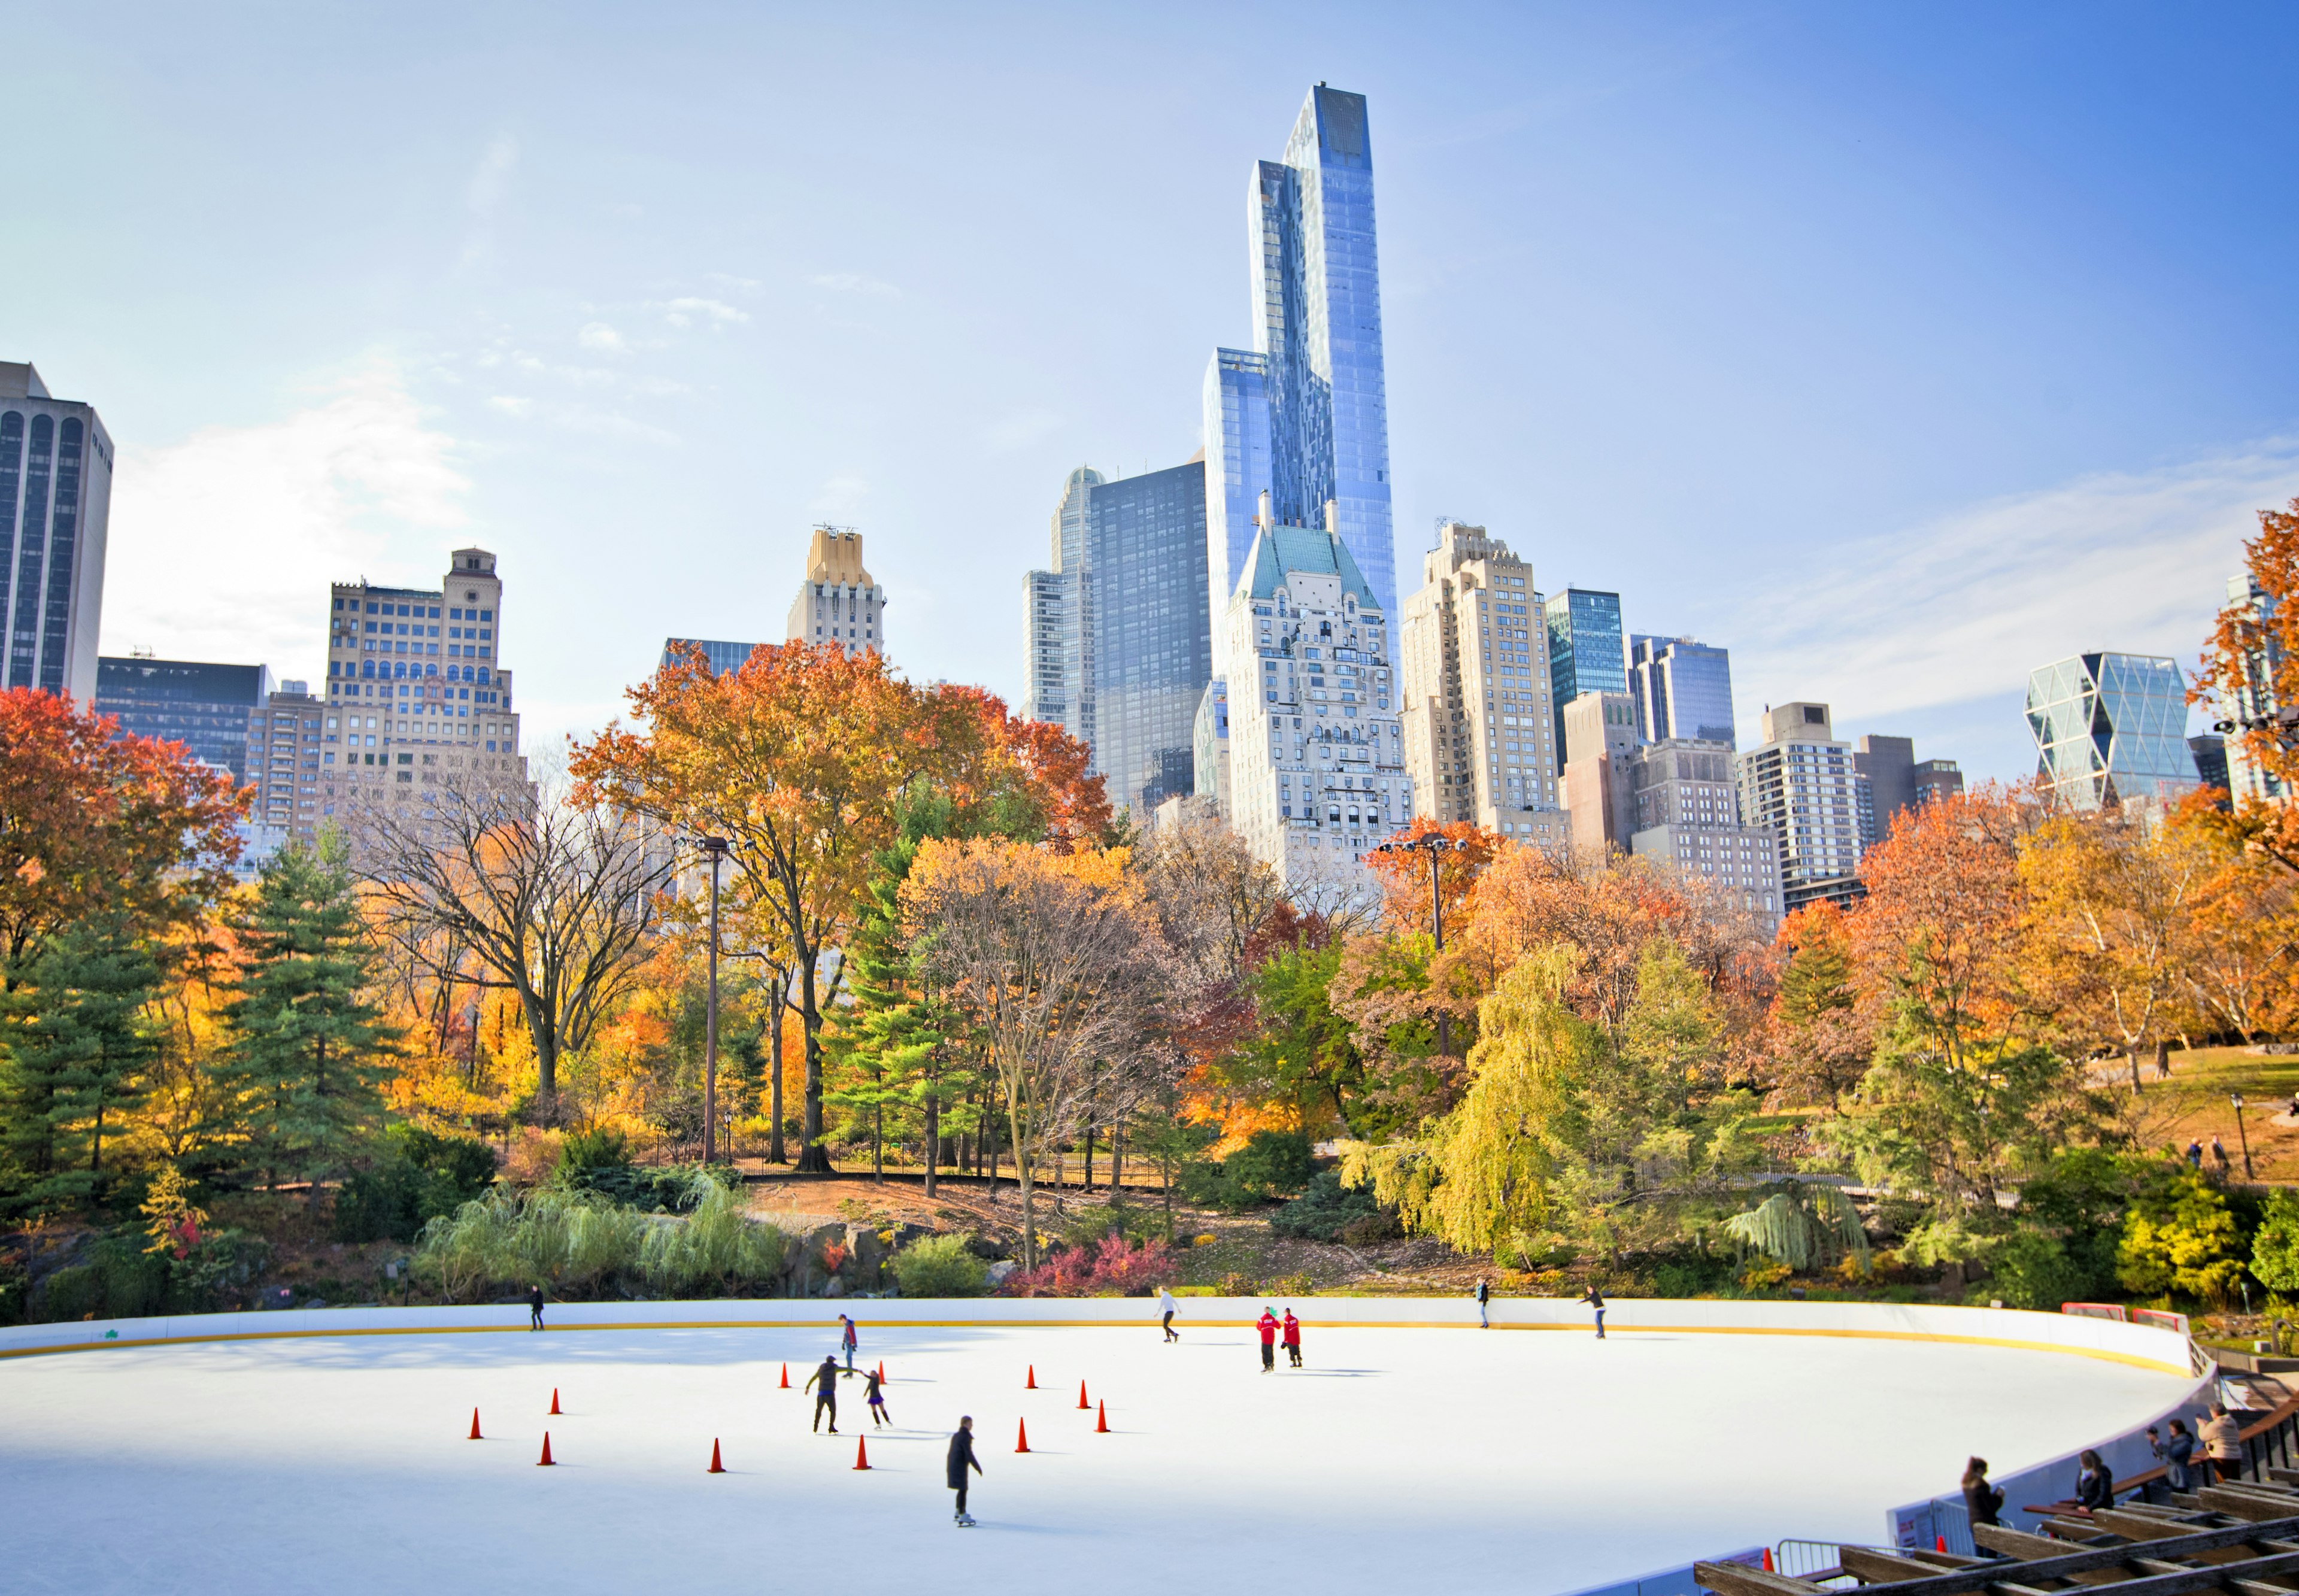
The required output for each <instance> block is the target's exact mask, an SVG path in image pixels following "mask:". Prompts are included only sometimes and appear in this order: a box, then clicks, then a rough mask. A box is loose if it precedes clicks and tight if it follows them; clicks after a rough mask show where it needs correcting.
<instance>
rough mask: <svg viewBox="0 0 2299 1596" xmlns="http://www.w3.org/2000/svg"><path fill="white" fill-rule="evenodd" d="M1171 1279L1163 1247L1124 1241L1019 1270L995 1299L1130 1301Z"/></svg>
mask: <svg viewBox="0 0 2299 1596" xmlns="http://www.w3.org/2000/svg"><path fill="white" fill-rule="evenodd" d="M1173 1277H1174V1254H1173V1251H1172V1250H1171V1249H1170V1248H1168V1247H1167V1246H1166V1243H1163V1242H1154V1243H1152V1242H1144V1243H1141V1245H1140V1246H1139V1247H1134V1246H1129V1245H1128V1244H1127V1243H1126V1240H1125V1237H1124V1236H1122V1235H1117V1234H1110V1235H1107V1236H1104V1237H1103V1238H1102V1240H1101V1244H1100V1246H1098V1247H1091V1248H1088V1247H1069V1248H1065V1249H1064V1250H1062V1251H1058V1252H1056V1253H1054V1254H1053V1255H1052V1256H1051V1257H1050V1258H1048V1259H1046V1261H1045V1262H1043V1263H1042V1264H1040V1265H1039V1266H1038V1267H1037V1268H1034V1269H1017V1270H1016V1271H1015V1272H1014V1273H1013V1274H1011V1275H1008V1276H1006V1284H1004V1285H1002V1286H1000V1287H999V1293H1000V1295H1002V1296H1008V1297H1130V1296H1138V1295H1143V1294H1146V1293H1149V1291H1150V1289H1151V1288H1152V1287H1154V1286H1156V1285H1157V1284H1158V1283H1159V1282H1161V1281H1165V1280H1170V1279H1172V1278H1173Z"/></svg>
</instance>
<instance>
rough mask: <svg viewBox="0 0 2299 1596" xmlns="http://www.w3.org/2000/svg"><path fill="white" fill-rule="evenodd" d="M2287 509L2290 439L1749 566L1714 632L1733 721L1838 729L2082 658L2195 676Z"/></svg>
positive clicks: (2292, 484) (2295, 455)
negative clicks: (1757, 719) (2152, 662)
mask: <svg viewBox="0 0 2299 1596" xmlns="http://www.w3.org/2000/svg"><path fill="white" fill-rule="evenodd" d="M2294 495H2299V440H2295V439H2274V440H2270V441H2269V442H2267V443H2263V444H2260V445H2253V446H2251V447H2249V448H2246V449H2244V450H2241V451H2238V452H2237V453H2229V454H2227V455H2222V456H2219V457H2215V458H2209V459H2204V460H2198V461H2191V462H2188V463H2186V464H2182V465H2176V466H2168V467H2164V468H2162V469H2160V470H2154V471H2147V472H2137V473H2112V474H2104V475H2100V476H2094V477H2087V478H2079V480H2077V481H2074V482H2071V483H2068V484H2066V485H2064V486H2060V487H2055V488H2049V489H2046V490H2043V491H2041V492H2037V493H2032V494H2024V495H2016V496H2013V497H2008V498H2004V499H1998V500H1996V501H1993V502H1991V503H1983V504H1978V505H1974V506H1972V507H1971V508H1970V509H1968V510H1964V511H1957V512H1956V513H1955V514H1952V515H1948V516H1945V517H1942V518H1940V519H1939V520H1936V521H1933V522H1931V523H1930V524H1929V525H1924V526H1919V527H1914V528H1908V529H1906V530H1905V531H1897V532H1893V533H1890V534H1888V535H1886V536H1876V537H1869V538H1864V539H1862V540H1860V541H1858V542H1856V543H1853V544H1848V545H1847V547H1846V548H1845V549H1844V551H1843V553H1841V554H1840V555H1838V556H1837V557H1836V558H1833V559H1821V560H1817V561H1805V562H1802V563H1800V564H1797V565H1795V566H1793V567H1790V566H1789V563H1788V562H1786V561H1775V560H1765V561H1762V563H1764V565H1765V566H1766V568H1767V569H1766V571H1765V577H1764V582H1763V585H1762V586H1756V587H1751V588H1749V589H1747V590H1744V591H1743V592H1741V593H1739V594H1737V595H1735V599H1734V601H1733V602H1731V603H1730V606H1729V608H1728V609H1727V610H1726V611H1722V612H1720V613H1719V614H1718V615H1717V617H1716V620H1717V623H1718V624H1717V625H1716V626H1715V627H1714V628H1713V629H1714V631H1715V633H1716V634H1717V640H1718V641H1719V642H1723V643H1727V644H1730V646H1731V648H1732V675H1733V680H1734V686H1735V687H1736V688H1737V689H1738V695H1739V698H1740V700H1741V702H1742V703H1743V704H1744V705H1748V704H1754V703H1756V702H1774V703H1779V702H1788V701H1791V700H1794V699H1797V698H1814V699H1822V700H1828V701H1830V702H1833V703H1834V704H1835V705H1836V706H1837V711H1838V719H1839V720H1841V719H1846V718H1847V717H1857V718H1860V719H1871V718H1873V717H1875V716H1877V715H1882V714H1890V713H1895V712H1899V711H1913V710H1922V709H1932V708H1938V707H1942V706H1946V705H1952V704H1959V703H1964V702H1970V701H1971V700H1974V699H1978V698H1981V697H1984V696H1986V695H1988V694H2002V693H2004V692H2006V691H2023V690H2024V689H2025V687H2026V685H2027V679H2028V673H2029V671H2030V670H2031V669H2035V668H2036V667H2037V666H2038V665H2043V664H2047V663H2049V662H2050V661H2054V660H2056V659H2062V658H2065V657H2066V656H2067V655H2069V654H2071V653H2079V652H2081V651H2084V650H2087V649H2120V650H2126V651H2129V652H2133V653H2160V654H2169V655H2171V656H2172V657H2174V658H2176V659H2178V660H2179V661H2180V662H2181V664H2182V665H2183V666H2189V667H2192V665H2193V663H2194V661H2195V657H2196V656H2197V655H2198V654H2200V653H2202V650H2203V643H2204V634H2205V632H2206V630H2207V629H2208V628H2209V627H2210V625H2211V620H2212V616H2213V614H2214V613H2215V612H2216V611H2218V609H2219V607H2220V603H2223V602H2224V599H2225V594H2226V578H2228V576H2230V575H2232V574H2234V573H2235V572H2236V571H2237V570H2238V569H2241V566H2242V563H2243V549H2242V540H2243V539H2244V538H2245V537H2247V536H2253V534H2255V533H2256V531H2257V530H2258V520H2257V515H2256V512H2257V511H2260V510H2262V509H2264V508H2272V507H2275V506H2278V505H2280V504H2282V503H2286V502H2287V501H2288V500H2289V499H2291V498H2292V497H2293V496H2294Z"/></svg>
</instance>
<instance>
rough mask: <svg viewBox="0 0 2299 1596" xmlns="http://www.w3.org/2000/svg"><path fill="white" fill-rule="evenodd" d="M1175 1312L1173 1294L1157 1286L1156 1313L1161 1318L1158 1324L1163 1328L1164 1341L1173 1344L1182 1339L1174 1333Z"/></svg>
mask: <svg viewBox="0 0 2299 1596" xmlns="http://www.w3.org/2000/svg"><path fill="white" fill-rule="evenodd" d="M1175 1311H1176V1310H1175V1309H1174V1293H1173V1292H1172V1290H1171V1289H1169V1288H1168V1287H1166V1286H1162V1285H1161V1286H1159V1287H1158V1313H1159V1314H1160V1315H1161V1316H1162V1317H1161V1318H1160V1319H1159V1323H1161V1324H1163V1325H1164V1326H1165V1327H1166V1340H1167V1341H1169V1342H1175V1341H1179V1340H1181V1339H1182V1338H1181V1337H1180V1336H1179V1335H1177V1334H1174V1312H1175Z"/></svg>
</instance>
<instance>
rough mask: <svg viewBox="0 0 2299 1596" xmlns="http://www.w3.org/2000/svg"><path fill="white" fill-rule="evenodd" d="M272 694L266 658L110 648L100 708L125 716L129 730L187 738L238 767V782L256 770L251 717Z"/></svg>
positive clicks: (101, 667)
mask: <svg viewBox="0 0 2299 1596" xmlns="http://www.w3.org/2000/svg"><path fill="white" fill-rule="evenodd" d="M270 693H271V672H270V669H267V668H266V667H264V666H261V665H210V664H204V663H201V662H197V661H190V660H146V659H126V660H122V659H115V658H113V657H112V656H110V655H106V656H104V658H102V659H100V660H98V661H96V677H95V712H96V713H97V714H99V715H109V716H111V717H112V719H115V720H117V721H119V722H120V735H121V736H138V737H156V738H158V739H159V740H160V741H162V742H163V743H181V744H183V745H184V746H185V747H186V748H187V749H188V750H190V752H191V755H192V757H193V758H194V759H195V760H198V761H201V762H202V763H203V764H208V765H212V766H214V767H215V768H216V769H219V770H228V771H230V772H231V778H232V780H234V781H236V782H244V781H247V780H249V779H251V777H252V776H253V771H252V770H251V769H250V767H249V764H248V756H247V743H248V720H249V718H250V717H251V716H253V715H254V714H255V713H256V712H257V711H260V710H261V709H262V708H263V703H264V700H265V699H266V698H268V697H269V696H270ZM258 741H261V739H260V738H259V739H258Z"/></svg>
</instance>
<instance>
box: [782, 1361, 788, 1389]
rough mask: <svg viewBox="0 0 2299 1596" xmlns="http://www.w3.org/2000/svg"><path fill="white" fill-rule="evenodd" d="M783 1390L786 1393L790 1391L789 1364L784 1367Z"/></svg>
mask: <svg viewBox="0 0 2299 1596" xmlns="http://www.w3.org/2000/svg"><path fill="white" fill-rule="evenodd" d="M783 1389H784V1391H788V1390H789V1389H790V1365H789V1364H787V1363H785V1364H784V1365H783Z"/></svg>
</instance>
